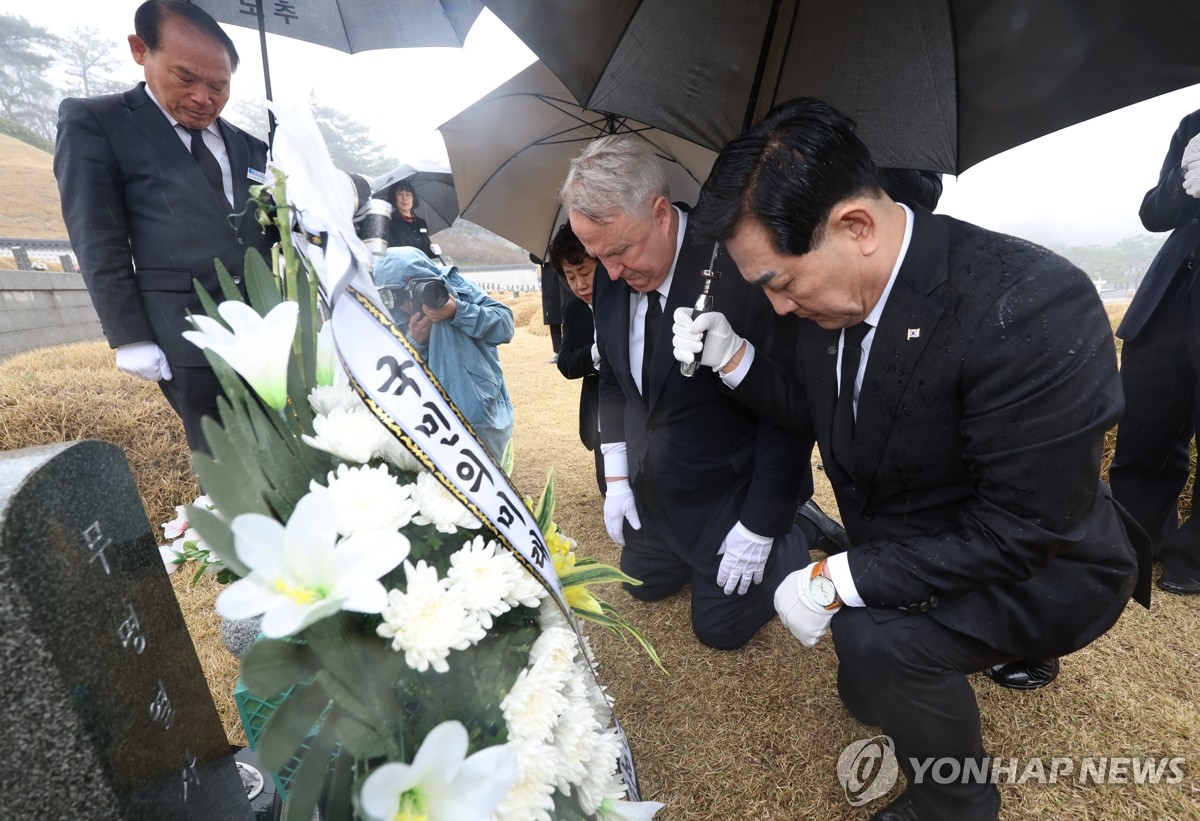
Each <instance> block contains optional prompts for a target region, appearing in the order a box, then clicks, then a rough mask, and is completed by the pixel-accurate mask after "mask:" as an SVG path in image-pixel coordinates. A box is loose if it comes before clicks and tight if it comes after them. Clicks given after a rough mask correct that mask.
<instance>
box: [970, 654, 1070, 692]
mask: <svg viewBox="0 0 1200 821" xmlns="http://www.w3.org/2000/svg"><path fill="white" fill-rule="evenodd" d="M1058 668H1059V664H1058V659H1018V660H1017V661H1010V662H1007V663H1005V664H997V665H996V666H995V667H989V668H987V669H986V670H984V671H983V672H984V673H986V674H987V677H988V678H990V679H991V680H992V681H994V682H996V683H997V684H999V685H1000V686H1001V687H1008V688H1010V689H1013V690H1036V689H1038V688H1039V687H1045V686H1046V685H1047V684H1049V683H1050V682H1052V681H1054V679H1056V678H1057V677H1058Z"/></svg>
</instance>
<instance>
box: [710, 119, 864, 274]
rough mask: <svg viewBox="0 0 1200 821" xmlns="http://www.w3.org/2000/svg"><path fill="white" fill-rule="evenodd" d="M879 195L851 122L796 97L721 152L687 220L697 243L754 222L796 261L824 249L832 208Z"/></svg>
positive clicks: (724, 235)
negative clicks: (698, 238) (698, 237)
mask: <svg viewBox="0 0 1200 821" xmlns="http://www.w3.org/2000/svg"><path fill="white" fill-rule="evenodd" d="M881 193H882V191H881V189H880V187H879V172H878V171H877V170H876V168H875V163H874V162H873V161H872V160H871V154H870V152H869V151H868V150H867V147H866V146H865V145H863V143H862V141H861V140H860V139H859V138H858V137H857V136H856V135H855V133H854V121H853V120H851V119H850V118H849V117H847V116H846V115H844V114H842V113H841V112H840V111H838V110H837V109H835V108H833V107H832V106H830V105H829V104H827V103H823V102H821V101H820V100H814V99H813V98H811V97H800V98H797V99H795V100H791V101H789V102H786V103H783V104H781V105H779V106H776V107H775V108H773V109H772V110H771V111H770V113H768V114H767V116H766V118H765V119H764V120H763V121H762V122H761V123H759V124H758V125H756V126H754V127H753V128H751V129H750V130H749V131H747V132H746V133H744V134H742V135H740V136H738V137H735V138H734V139H732V140H730V141H729V142H728V143H727V144H726V145H725V147H724V148H723V149H721V153H720V154H719V155H718V156H717V161H716V162H715V163H714V164H713V167H712V173H710V174H709V175H708V181H707V182H705V183H704V187H703V188H701V189H700V198H699V200H698V202H697V203H696V207H695V208H694V209H693V210H692V213H691V216H690V217H689V218H688V219H689V224H690V226H691V227H692V228H693V229H694V230H696V231H698V232H699V233H700V235H701V236H702V237H705V238H707V239H715V240H724V239H727V238H728V237H729V235H730V234H732V233H733V231H734V229H735V228H736V227H737V224H738V222H740V221H741V220H743V219H747V218H748V219H752V220H754V221H756V222H758V223H760V224H761V225H762V227H763V228H764V229H765V230H766V232H767V234H768V235H769V236H770V237H771V241H772V243H773V244H774V246H775V249H774V250H775V251H776V252H778V253H781V254H789V255H793V256H800V255H802V254H807V253H808V252H809V251H811V250H812V249H813V248H815V247H816V246H818V245H820V244H821V240H822V239H823V238H824V226H825V222H826V220H827V219H828V218H829V214H830V213H831V212H832V210H833V207H834V206H835V205H836V204H838V203H839V202H841V201H842V200H845V199H847V198H849V197H853V196H861V195H864V194H881Z"/></svg>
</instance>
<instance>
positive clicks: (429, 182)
mask: <svg viewBox="0 0 1200 821" xmlns="http://www.w3.org/2000/svg"><path fill="white" fill-rule="evenodd" d="M400 180H408V181H409V182H410V183H411V184H412V187H413V193H414V194H416V195H417V199H418V200H419V201H420V203H421V205H420V206H419V207H418V208H417V216H418V217H420V218H421V219H423V220H425V224H426V226H427V227H428V228H429V233H430V234H436V233H437V232H438V231H444V230H445V229H447V228H449V227H450V226H451V225H453V224H454V221H455V220H456V219H458V196H457V194H455V192H454V177H453V175H451V173H450V169H449V168H448V167H447V166H444V165H434V164H430V163H417V164H416V165H408V164H406V163H402V164H400V165H398V166H396V167H395V168H393V169H392V170H391V171H388V172H387V173H386V174H381V175H380V176H378V177H374V178H372V179H371V195H372V196H378V195H379V194H381V193H383V192H384V190H385V189H386V188H388V186H390V185H392V184H394V183H397V182H400ZM392 204H393V205H394V203H392Z"/></svg>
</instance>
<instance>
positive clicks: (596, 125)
mask: <svg viewBox="0 0 1200 821" xmlns="http://www.w3.org/2000/svg"><path fill="white" fill-rule="evenodd" d="M438 130H439V131H440V132H441V133H442V139H443V140H444V141H445V143H446V152H447V154H448V155H449V158H450V167H451V169H453V172H454V185H455V188H456V189H457V191H458V203H459V206H460V207H461V209H462V214H461V216H462V218H463V219H465V220H470V221H471V222H473V223H475V224H477V225H482V226H483V227H484V228H487V229H488V230H490V231H492V232H493V233H496V234H499V235H500V236H502V237H504V238H505V239H507V240H510V241H511V242H514V243H516V244H517V245H519V246H521V247H522V248H524V249H525V250H527V251H532V252H534V253H536V254H539V255H540V254H542V253H543V252H544V251H545V249H546V246H547V245H548V244H549V242H550V239H551V237H552V236H553V233H554V230H555V228H556V227H557V226H558V225H559V224H561V223H562V221H563V219H564V216H563V214H562V213H561V212H560V204H559V201H558V189H559V187H560V186H561V185H562V182H563V179H564V178H565V177H566V176H567V167H568V165H569V163H570V161H571V159H572V158H573V157H574V156H575V155H576V154H578V153H579V152H580V151H581V150H582V149H583V147H584V145H585V144H586V143H588V142H589V141H591V140H594V139H596V138H598V137H602V136H605V135H607V134H633V135H636V136H637V137H638V138H639V139H642V140H645V141H646V142H647V143H649V144H650V146H651V147H652V148H653V149H654V151H655V153H656V154H657V155H658V158H659V160H660V161H661V162H662V165H663V169H664V170H665V171H666V173H667V183H668V185H669V186H670V188H671V198H672V199H673V200H682V201H685V202H689V203H694V202H695V201H696V196H697V195H698V194H699V192H700V184H701V183H702V182H703V181H704V180H705V178H707V177H708V172H709V170H710V169H711V168H712V164H713V161H714V160H715V159H716V152H714V151H712V150H710V149H707V148H703V147H701V146H698V145H696V144H695V143H692V142H689V141H688V140H684V139H682V138H680V137H676V136H674V135H672V134H667V133H665V132H663V131H660V130H658V129H655V128H650V127H649V126H646V125H643V124H642V123H639V122H635V121H633V120H630V119H627V118H625V117H621V116H619V115H616V114H610V113H605V112H600V111H590V110H588V109H585V108H583V107H581V106H580V105H579V104H578V103H576V102H575V100H574V99H573V98H572V96H571V94H570V93H569V92H568V91H567V89H566V88H565V87H564V86H563V84H562V82H561V81H560V80H559V79H558V78H557V77H555V76H554V74H553V73H551V72H550V71H549V69H547V68H546V67H545V66H544V65H542V64H541V63H534V64H533V65H531V66H529V67H528V68H526V69H525V70H524V71H522V72H521V73H520V74H517V75H516V76H515V77H513V78H512V79H511V80H509V81H508V82H506V83H505V84H504V85H502V86H500V87H499V88H497V89H496V90H495V91H493V92H492V93H491V94H488V95H487V96H486V97H484V98H482V99H481V100H479V101H478V102H476V103H474V104H473V105H471V106H470V107H469V108H467V109H465V110H464V111H462V112H460V113H459V114H457V115H455V116H454V117H453V118H452V119H451V120H449V121H448V122H446V123H444V124H443V125H442V126H440V127H439V129H438Z"/></svg>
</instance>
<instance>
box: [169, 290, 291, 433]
mask: <svg viewBox="0 0 1200 821" xmlns="http://www.w3.org/2000/svg"><path fill="white" fill-rule="evenodd" d="M299 310H300V306H299V305H297V304H296V303H295V302H290V301H285V302H281V303H279V304H278V305H276V306H275V307H274V308H272V309H271V310H270V311H269V312H268V313H267V315H266V316H259V315H258V311H256V310H254V309H253V308H251V307H250V306H249V305H247V304H246V303H244V302H238V301H237V300H235V299H229V300H226V301H225V302H222V303H221V304H220V305H218V306H217V312H218V313H219V314H220V315H221V318H222V319H224V320H225V322H226V323H228V325H229V328H232V329H233V331H232V332H230V330H229V329H227V328H226V327H225V326H224V325H222V324H221V323H220V322H217V321H216V320H215V319H213V318H212V317H208V316H197V315H194V314H193V315H192V316H190V317H188V320H189V321H190V322H191V323H192V327H194V328H195V329H196V330H194V331H184V332H183V336H184V338H185V339H187V340H188V341H189V342H191V343H192V344H193V345H195V346H196V347H198V348H205V349H207V350H210V351H212V352H213V353H215V354H216V355H217V356H219V357H221V358H222V359H224V360H225V361H226V362H227V363H228V364H229V366H230V367H231V368H233V369H234V370H235V371H237V372H238V373H239V374H241V376H242V378H243V379H245V380H246V381H247V382H249V383H250V387H251V388H253V389H254V392H255V393H257V394H258V395H259V397H260V398H261V399H262V400H263V402H265V403H266V404H267V405H268V406H269V407H272V408H274V409H275V410H280V409H282V408H283V407H284V406H285V405H286V404H287V372H288V361H289V360H290V359H291V356H292V342H293V341H294V340H295V338H296V322H297V317H298V314H299Z"/></svg>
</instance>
